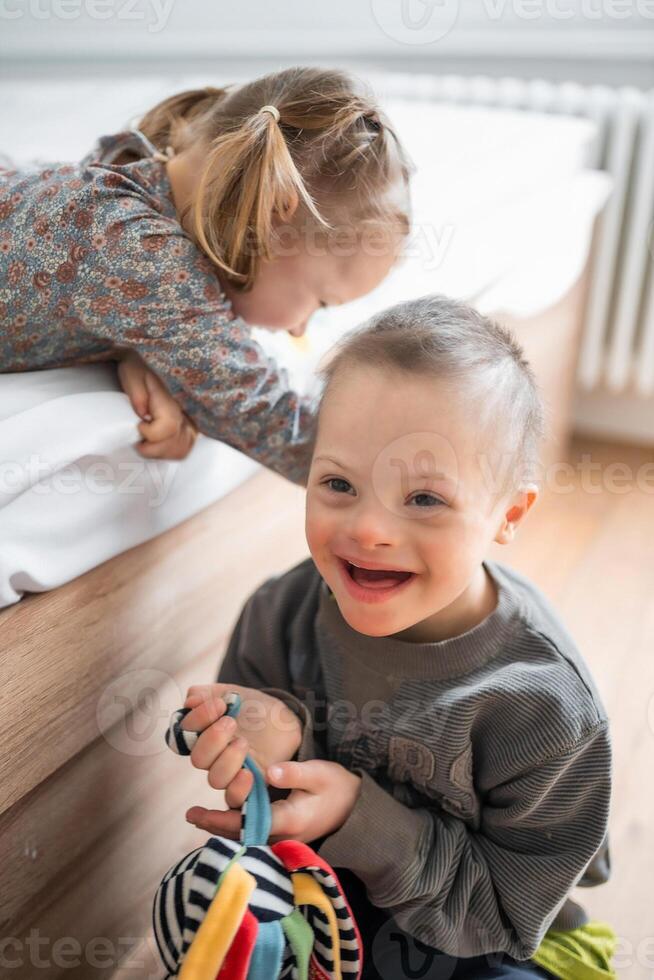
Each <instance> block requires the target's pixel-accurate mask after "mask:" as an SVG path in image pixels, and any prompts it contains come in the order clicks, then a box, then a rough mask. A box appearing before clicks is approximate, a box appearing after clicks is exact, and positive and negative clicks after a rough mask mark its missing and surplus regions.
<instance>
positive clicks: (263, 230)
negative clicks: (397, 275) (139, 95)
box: [138, 68, 411, 289]
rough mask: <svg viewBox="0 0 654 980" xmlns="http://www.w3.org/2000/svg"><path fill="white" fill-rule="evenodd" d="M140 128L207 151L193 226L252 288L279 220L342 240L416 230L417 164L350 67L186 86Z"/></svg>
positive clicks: (155, 138) (215, 257) (160, 139)
mask: <svg viewBox="0 0 654 980" xmlns="http://www.w3.org/2000/svg"><path fill="white" fill-rule="evenodd" d="M264 106H272V107H274V108H275V109H276V110H277V113H278V114H279V119H277V118H276V115H277V114H276V113H275V112H271V111H269V109H265V110H264V111H262V109H263V107H264ZM138 128H139V129H140V130H141V132H142V133H144V134H145V136H147V137H148V139H149V140H150V141H151V142H152V143H153V144H154V145H155V146H156V147H157V148H158V149H160V150H162V151H165V150H166V148H167V147H169V146H170V147H172V149H173V150H174V151H175V153H179V152H181V151H183V150H185V149H187V148H190V147H192V146H196V145H197V146H199V147H200V148H201V149H204V151H205V153H206V162H205V164H204V167H203V170H202V173H201V176H200V181H199V185H198V187H197V192H196V196H195V204H194V207H193V211H192V214H191V215H190V225H191V228H192V231H193V234H194V236H195V239H196V241H197V243H198V244H199V245H200V247H201V248H202V249H203V250H204V252H205V253H206V254H207V256H208V257H209V258H210V259H211V261H212V262H213V263H215V265H216V266H217V267H218V268H219V269H220V270H222V271H223V273H225V274H226V276H227V277H228V278H229V279H230V280H232V281H234V282H235V283H237V284H239V285H240V286H241V287H242V288H244V289H247V288H249V287H250V286H251V285H252V283H253V282H254V278H255V274H256V269H257V263H258V261H259V260H260V259H261V258H270V257H271V256H272V254H273V251H272V249H273V244H274V241H275V223H276V221H275V219H276V218H278V219H281V220H283V221H284V220H285V221H286V222H287V223H291V224H292V225H293V226H299V225H302V223H303V222H304V230H305V232H306V233H308V232H309V230H311V233H312V234H314V235H317V236H318V237H319V238H320V240H321V241H323V242H325V241H327V242H328V241H329V238H330V235H337V236H338V240H339V241H340V242H341V243H342V242H343V235H344V231H345V237H346V238H347V237H348V232H349V235H350V237H351V236H354V237H355V238H356V239H357V241H358V242H360V240H361V238H362V236H363V235H364V233H365V232H366V230H371V229H372V230H374V232H375V233H378V232H379V231H380V230H381V232H382V233H386V234H388V235H389V237H390V236H391V235H393V234H399V235H400V236H403V235H406V234H408V231H409V228H410V216H409V204H408V181H409V176H410V172H411V166H410V163H409V161H408V158H407V157H406V155H405V153H404V151H403V149H402V147H401V145H400V142H399V140H398V138H397V136H396V134H395V133H394V131H393V129H392V128H391V127H390V125H389V123H388V121H387V120H386V119H385V117H384V116H383V114H382V113H381V111H380V110H379V108H378V106H377V104H376V102H375V100H374V98H373V97H372V95H371V94H370V93H369V92H368V91H367V90H366V89H365V88H364V87H363V86H362V84H361V83H359V82H358V81H356V80H355V79H354V78H353V77H351V76H350V75H348V74H347V73H346V72H343V71H336V70H326V69H320V68H289V69H286V70H284V71H280V72H276V73H274V74H271V75H266V76H264V77H263V78H259V79H257V80H256V81H253V82H248V83H246V84H244V85H238V86H228V87H226V88H221V89H219V88H204V89H197V90H193V91H189V92H181V93H179V94H178V95H174V96H172V97H171V98H169V99H166V100H164V101H163V102H161V103H159V105H157V106H155V107H154V108H153V109H151V110H150V111H149V112H148V113H146V115H145V116H144V117H143V119H142V120H141V121H140V123H139V124H138ZM183 217H184V216H183Z"/></svg>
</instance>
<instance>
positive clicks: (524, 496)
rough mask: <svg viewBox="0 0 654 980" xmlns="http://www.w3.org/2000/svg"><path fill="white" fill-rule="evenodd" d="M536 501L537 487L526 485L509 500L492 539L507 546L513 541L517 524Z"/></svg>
mask: <svg viewBox="0 0 654 980" xmlns="http://www.w3.org/2000/svg"><path fill="white" fill-rule="evenodd" d="M537 499H538V487H537V486H536V484H535V483H529V484H527V485H526V486H524V487H523V488H522V490H519V491H518V493H516V494H515V495H514V496H513V497H512V498H511V500H510V501H509V503H508V505H507V507H506V510H505V512H504V513H503V514H502V522H501V524H500V528H499V530H498V532H497V534H496V535H495V538H494V540H495V541H497V543H498V544H509V542H510V541H513V539H514V537H515V534H516V530H517V527H518V524H520V522H521V521H522V520H524V518H525V517H526V515H527V514H528V512H529V510H530V509H531V508H532V507H533V505H534V504H535V503H536V500H537Z"/></svg>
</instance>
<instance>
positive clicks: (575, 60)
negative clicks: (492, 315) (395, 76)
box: [0, 0, 654, 85]
mask: <svg viewBox="0 0 654 980" xmlns="http://www.w3.org/2000/svg"><path fill="white" fill-rule="evenodd" d="M298 60H302V61H305V62H309V61H315V60H320V61H323V62H325V61H329V62H330V63H339V62H343V61H352V60H358V61H360V62H362V63H372V64H376V65H385V64H389V63H393V64H396V65H397V66H398V67H400V68H402V69H403V70H404V69H406V68H411V67H416V68H417V69H418V70H423V71H424V70H431V71H443V70H445V71H449V70H462V71H469V70H482V71H486V70H488V71H490V72H491V73H493V74H497V73H505V72H513V73H516V74H523V75H524V74H525V73H527V74H530V75H533V74H537V73H541V74H543V73H544V74H550V75H552V74H553V75H555V76H557V77H558V76H560V75H561V73H563V74H564V75H566V76H567V77H570V78H573V77H577V78H580V79H581V80H595V81H601V80H606V81H609V82H616V81H620V80H622V81H630V82H635V83H637V84H638V83H640V84H643V85H649V84H654V0H319V2H316V0H0V71H4V72H5V73H7V74H11V73H13V74H15V72H16V71H19V72H23V73H29V72H31V71H34V70H38V69H41V70H43V69H44V68H45V69H47V70H54V69H61V68H62V67H65V68H66V69H67V70H68V71H70V70H71V69H73V68H74V66H75V65H79V66H80V67H83V68H84V69H87V70H91V69H95V70H98V69H99V68H101V67H102V65H104V64H109V63H114V64H115V63H116V62H117V61H120V62H122V63H124V62H129V63H130V64H131V65H133V66H136V65H139V66H141V67H142V68H143V69H145V68H146V67H147V68H151V67H152V66H156V68H157V70H160V69H161V66H162V65H163V64H165V63H170V62H172V61H174V62H175V63H176V65H178V66H179V65H183V66H184V67H186V68H191V69H193V68H195V67H200V66H202V67H204V66H207V67H209V66H210V65H211V64H216V63H219V64H221V65H223V64H231V63H233V62H239V63H240V64H248V63H250V62H259V63H261V64H262V65H265V66H266V67H269V66H277V65H279V64H285V63H291V62H295V61H298ZM548 65H549V66H551V70H550V71H548V70H547V66H548ZM557 66H558V67H557ZM521 68H522V70H520V69H521Z"/></svg>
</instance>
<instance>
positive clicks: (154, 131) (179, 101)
mask: <svg viewBox="0 0 654 980" xmlns="http://www.w3.org/2000/svg"><path fill="white" fill-rule="evenodd" d="M225 95H226V89H221V88H211V87H210V86H207V87H206V88H198V89H189V90H188V91H187V92H178V93H177V95H171V96H170V98H168V99H164V100H163V102H159V104H158V105H156V106H154V107H153V108H152V109H150V111H149V112H146V114H145V115H144V116H143V118H142V119H141V121H140V122H139V123H138V126H137V128H138V129H139V130H140V132H142V133H143V135H144V136H147V138H148V139H149V140H150V142H151V143H152V144H153V145H154V146H156V148H157V149H158V150H165V149H166V147H167V146H172V147H173V148H174V149H175V150H177V149H179V146H178V144H180V143H181V142H182V140H181V131H182V129H183V128H184V127H185V126H186V125H188V124H189V123H191V122H192V121H193V120H194V119H197V117H198V116H201V115H202V114H203V113H205V112H207V110H209V109H211V108H213V107H214V106H215V104H216V103H217V102H218V101H219V100H220V99H222V98H224V96H225Z"/></svg>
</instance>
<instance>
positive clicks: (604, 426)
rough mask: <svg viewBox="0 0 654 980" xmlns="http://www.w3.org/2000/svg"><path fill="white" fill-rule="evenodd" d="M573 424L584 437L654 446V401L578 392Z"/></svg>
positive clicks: (575, 429)
mask: <svg viewBox="0 0 654 980" xmlns="http://www.w3.org/2000/svg"><path fill="white" fill-rule="evenodd" d="M572 424H573V429H574V431H575V432H578V433H580V434H581V435H587V436H593V437H596V438H600V439H611V440H615V441H618V442H626V443H632V444H635V445H643V446H654V398H643V397H639V396H638V395H635V394H632V393H630V392H625V393H624V394H614V393H613V392H608V391H606V390H602V389H598V390H596V391H588V392H577V394H576V396H575V401H574V406H573V419H572Z"/></svg>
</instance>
